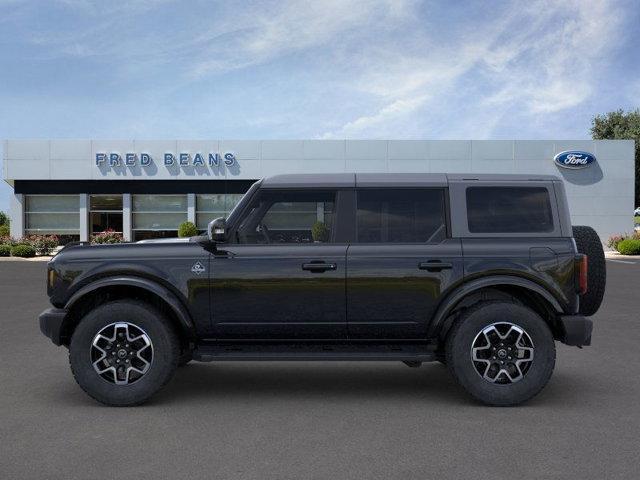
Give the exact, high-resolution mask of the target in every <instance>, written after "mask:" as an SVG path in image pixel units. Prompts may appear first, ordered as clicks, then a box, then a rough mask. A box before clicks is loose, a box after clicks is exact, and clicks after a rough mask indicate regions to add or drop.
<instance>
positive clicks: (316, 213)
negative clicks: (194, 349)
mask: <svg viewBox="0 0 640 480" xmlns="http://www.w3.org/2000/svg"><path fill="white" fill-rule="evenodd" d="M335 206H336V192H335V191H330V190H317V191H316V190H311V191H310V190H305V191H296V190H268V189H265V190H262V191H261V192H259V194H258V196H257V197H256V198H255V199H254V200H253V201H252V204H251V205H250V206H249V208H248V210H247V211H246V214H245V216H244V219H243V220H242V222H241V224H240V225H239V227H238V228H237V229H236V230H235V231H233V232H231V233H230V234H231V235H232V238H231V241H230V243H229V244H227V245H218V246H217V251H216V253H215V255H214V256H213V257H212V263H211V269H212V290H211V292H212V293H211V311H212V318H213V323H214V330H215V333H216V336H217V337H218V338H252V339H256V338H265V339H267V338H268V339H292V338H307V339H308V338H317V339H323V338H344V337H345V336H346V313H345V312H346V306H345V276H346V270H345V264H346V251H347V245H346V244H338V243H336V242H335V239H336V231H335V228H334V226H335V218H336V208H335Z"/></svg>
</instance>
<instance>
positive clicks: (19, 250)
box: [11, 243, 36, 258]
mask: <svg viewBox="0 0 640 480" xmlns="http://www.w3.org/2000/svg"><path fill="white" fill-rule="evenodd" d="M11 255H13V256H14V257H23V258H31V257H35V256H36V249H35V248H33V247H32V246H31V245H29V244H27V243H19V244H18V245H16V246H14V247H11Z"/></svg>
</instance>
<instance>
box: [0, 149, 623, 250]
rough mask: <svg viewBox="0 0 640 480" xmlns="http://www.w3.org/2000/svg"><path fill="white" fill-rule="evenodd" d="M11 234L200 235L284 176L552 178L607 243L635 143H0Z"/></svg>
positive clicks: (578, 219)
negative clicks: (188, 228) (250, 193)
mask: <svg viewBox="0 0 640 480" xmlns="http://www.w3.org/2000/svg"><path fill="white" fill-rule="evenodd" d="M3 147H4V148H3V155H4V162H3V177H4V180H5V181H6V182H7V183H8V184H9V185H11V186H12V187H13V194H12V195H11V202H10V203H11V211H10V215H11V235H12V236H13V237H16V238H19V237H22V236H25V235H31V234H57V235H59V236H61V237H63V238H64V239H66V240H87V239H89V238H90V236H91V235H92V234H94V233H98V232H101V231H104V230H106V229H112V230H115V231H118V232H122V234H123V236H124V238H125V239H126V240H141V239H146V238H154V237H167V236H176V234H177V228H178V225H180V223H182V222H184V221H187V220H189V221H192V222H194V223H195V224H196V225H197V226H198V228H199V229H201V230H204V229H205V228H206V225H207V223H208V222H209V221H210V220H211V219H213V218H216V217H219V216H223V215H225V214H226V213H227V212H229V210H230V209H231V208H232V207H233V206H234V205H235V204H236V203H237V202H238V200H239V199H240V198H241V197H242V194H243V193H244V192H245V191H246V190H247V189H248V188H249V186H250V185H251V183H252V182H254V181H255V180H257V179H260V178H262V177H266V176H271V175H276V174H282V173H329V172H378V173H396V172H408V173H414V172H420V173H424V172H434V173H436V172H438V173H469V174H474V173H522V174H529V175H531V176H532V178H535V176H536V175H540V174H553V175H557V176H558V177H559V178H561V179H562V180H563V181H564V184H565V187H566V191H567V196H568V198H569V206H570V210H571V217H572V222H573V224H575V225H578V224H579V225H591V226H593V227H594V228H595V229H596V230H597V231H598V233H599V235H600V236H601V238H603V239H605V238H606V237H608V236H609V235H611V234H613V233H620V232H625V231H626V232H628V231H631V230H632V229H633V216H632V215H633V209H634V207H635V205H634V143H633V141H632V140H597V141H584V140H579V141H566V140H479V141H476V140H424V141H423V140H90V139H86V140H63V139H51V140H5V141H4V145H3Z"/></svg>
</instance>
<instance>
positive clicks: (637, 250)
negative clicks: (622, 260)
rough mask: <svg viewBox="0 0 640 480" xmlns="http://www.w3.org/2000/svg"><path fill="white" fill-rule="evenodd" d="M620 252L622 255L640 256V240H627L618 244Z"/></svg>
mask: <svg viewBox="0 0 640 480" xmlns="http://www.w3.org/2000/svg"><path fill="white" fill-rule="evenodd" d="M618 251H619V252H620V253H621V254H622V255H640V240H638V239H635V238H627V239H625V240H622V241H621V242H620V243H618Z"/></svg>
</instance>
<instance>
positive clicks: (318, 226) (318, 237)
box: [311, 222, 329, 242]
mask: <svg viewBox="0 0 640 480" xmlns="http://www.w3.org/2000/svg"><path fill="white" fill-rule="evenodd" d="M311 236H312V237H313V240H314V241H315V242H326V241H327V240H329V229H328V228H327V226H326V225H325V224H324V223H323V222H316V223H314V224H313V225H312V226H311Z"/></svg>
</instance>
